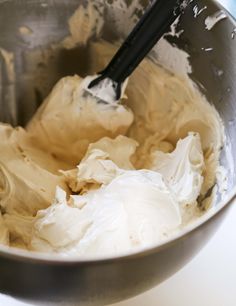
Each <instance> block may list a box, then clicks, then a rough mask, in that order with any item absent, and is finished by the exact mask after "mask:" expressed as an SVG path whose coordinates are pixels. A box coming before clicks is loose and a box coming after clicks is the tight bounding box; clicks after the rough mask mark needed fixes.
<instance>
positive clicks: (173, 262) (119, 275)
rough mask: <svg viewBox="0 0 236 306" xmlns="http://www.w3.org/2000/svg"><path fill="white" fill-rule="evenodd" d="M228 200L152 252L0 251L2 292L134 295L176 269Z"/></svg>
mask: <svg viewBox="0 0 236 306" xmlns="http://www.w3.org/2000/svg"><path fill="white" fill-rule="evenodd" d="M229 208H230V205H227V206H225V207H224V209H222V210H221V211H220V213H218V214H216V215H214V216H213V218H211V219H209V221H208V222H205V223H204V224H203V225H202V226H201V227H198V228H196V229H195V230H193V231H192V232H190V233H188V234H186V235H185V236H184V237H180V238H179V239H178V240H174V241H173V242H171V243H169V244H167V245H164V246H163V247H161V248H159V250H158V251H157V252H146V253H144V254H142V253H141V254H140V255H134V256H131V257H124V258H123V259H122V258H120V259H119V260H116V259H114V260H103V261H97V262H96V261H94V262H64V263H62V262H60V263H56V262H52V261H49V262H47V261H42V262H41V263H40V262H36V261H34V260H28V261H27V260H25V259H22V258H20V257H19V258H15V259H14V260H13V259H12V258H11V257H9V256H1V257H0V275H1V278H0V289H1V292H3V293H5V294H8V295H12V296H14V297H17V298H20V299H23V300H27V301H31V302H34V303H38V304H39V305H43V303H45V304H47V303H50V302H51V303H56V304H58V303H59V304H60V303H61V302H62V301H66V305H69V304H70V303H71V304H75V303H76V302H78V301H79V302H80V303H81V304H82V305H106V304H110V303H114V302H118V301H120V300H123V299H126V298H129V297H132V296H135V295H137V294H140V293H142V292H144V291H145V290H148V289H150V288H152V287H154V286H156V285H157V284H159V283H161V282H162V281H164V280H165V279H167V278H168V277H170V276H171V275H173V274H174V273H175V272H177V271H178V270H179V269H181V268H182V267H183V266H184V265H185V264H186V263H187V262H189V261H190V260H191V259H192V258H193V256H195V255H196V254H197V253H198V251H199V250H201V248H202V247H203V246H204V245H205V244H206V243H207V242H208V240H209V239H210V238H211V237H212V236H213V235H214V233H215V232H216V230H217V228H218V227H219V225H220V224H221V222H222V220H223V219H224V217H225V215H226V213H227V212H228V209H229Z"/></svg>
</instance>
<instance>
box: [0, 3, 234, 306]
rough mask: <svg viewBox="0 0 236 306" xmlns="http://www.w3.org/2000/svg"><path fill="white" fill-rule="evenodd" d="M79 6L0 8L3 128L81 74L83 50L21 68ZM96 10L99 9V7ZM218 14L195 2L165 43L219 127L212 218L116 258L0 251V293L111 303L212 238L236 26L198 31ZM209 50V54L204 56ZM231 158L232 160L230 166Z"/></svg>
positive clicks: (109, 28)
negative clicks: (179, 54)
mask: <svg viewBox="0 0 236 306" xmlns="http://www.w3.org/2000/svg"><path fill="white" fill-rule="evenodd" d="M82 2H83V3H84V4H85V2H84V1H79V0H58V1H53V0H48V1H42V0H38V1H37V0H33V1H27V0H21V1H13V0H8V1H7V0H5V1H0V33H1V35H0V46H1V47H2V48H4V49H6V50H8V51H11V52H13V53H14V57H15V71H16V78H14V76H13V77H11V76H9V71H8V72H7V69H6V67H5V66H4V61H3V59H2V58H0V120H1V121H5V122H11V123H13V124H25V123H26V122H27V120H28V119H29V118H30V117H31V116H32V114H33V112H34V111H35V109H36V108H37V106H38V105H39V103H40V101H42V98H43V97H44V96H45V95H46V94H47V93H48V92H49V90H50V88H51V87H52V85H53V84H54V83H55V82H56V81H57V80H58V79H59V78H60V77H62V76H64V75H68V74H73V73H79V74H82V75H84V74H86V72H87V68H88V61H87V60H86V48H85V47H83V48H82V47H80V48H76V49H74V50H62V49H61V50H59V51H58V52H56V53H55V54H54V55H53V56H52V58H51V59H50V65H49V66H48V67H42V63H40V62H38V63H33V64H32V65H31V66H28V65H27V59H28V57H29V56H30V54H31V52H32V50H34V48H40V49H41V50H44V49H46V48H48V46H49V44H51V43H55V42H57V41H60V40H61V39H62V38H63V37H65V36H66V35H67V34H68V26H67V20H68V18H69V17H70V16H71V15H72V13H73V12H74V10H75V9H76V8H77V7H78V5H79V4H81V3H82ZM129 2H130V1H127V3H129ZM144 2H145V1H141V3H144ZM99 3H100V5H101V1H100V2H99ZM105 5H106V4H105ZM144 5H145V3H144ZM195 5H198V7H199V8H202V7H204V6H207V10H205V11H204V12H203V13H202V14H201V15H199V16H198V17H197V18H194V17H193V7H194V6H195ZM219 9H222V8H221V7H220V6H219V4H217V2H215V1H211V0H198V1H193V2H192V3H191V5H190V7H189V8H188V10H187V11H186V13H185V14H184V15H183V16H182V18H181V21H180V28H183V29H184V33H183V34H182V35H181V36H180V38H179V39H175V38H170V40H171V42H172V43H175V44H176V45H177V46H179V47H180V48H182V49H184V50H186V51H187V52H188V53H189V54H190V55H191V57H190V61H191V64H192V67H193V74H192V76H191V77H192V78H193V79H194V80H195V81H196V82H197V83H198V84H201V87H202V90H203V91H204V93H205V95H206V96H207V98H208V99H209V101H211V102H212V103H213V104H214V105H215V107H216V108H217V110H218V111H219V113H220V115H221V118H222V119H223V121H224V125H225V129H226V136H227V140H226V143H227V150H223V153H222V163H223V164H224V165H225V166H226V168H227V170H228V179H229V188H228V191H227V194H226V195H225V197H224V198H219V199H218V204H217V208H216V210H214V211H210V212H208V213H207V214H206V215H205V216H204V217H203V218H202V219H201V220H199V222H198V223H197V224H195V225H194V226H192V227H191V228H188V229H187V230H186V231H185V232H184V233H182V235H178V236H176V237H174V238H173V239H171V240H170V241H168V242H166V243H165V244H162V245H159V246H156V247H153V248H152V249H149V250H146V251H144V252H140V253H138V254H135V255H130V256H124V257H119V258H110V259H103V260H94V261H91V260H90V261H86V260H85V261H81V260H69V259H68V260H59V259H58V258H55V257H49V256H46V255H45V256H43V255H32V254H29V253H26V252H23V251H20V250H15V249H10V250H9V249H6V248H4V247H0V291H1V292H2V293H5V294H9V295H12V296H15V297H18V298H20V299H24V300H27V301H33V302H35V303H36V302H37V303H39V304H40V305H42V304H43V303H44V302H45V303H49V302H52V303H61V302H64V303H67V304H68V303H81V304H83V305H101V304H102V305H104V304H108V303H111V302H116V301H119V300H122V299H126V298H128V297H132V296H134V295H136V294H139V293H141V292H143V291H145V290H147V289H150V288H151V287H154V286H156V285H157V284H159V283H160V282H162V281H163V280H165V279H166V278H168V277H169V276H171V275H172V274H174V273H175V272H176V271H178V270H179V269H180V268H181V267H183V266H184V265H185V264H186V263H187V262H188V261H189V260H190V259H191V258H192V257H193V256H195V255H196V254H197V253H198V251H199V250H200V249H201V248H202V247H203V246H204V245H205V244H206V243H207V241H208V240H209V239H210V238H211V236H212V235H213V234H214V233H215V232H216V230H217V228H218V227H219V225H220V223H221V221H222V220H223V218H224V216H225V214H226V213H227V211H228V209H229V207H230V204H231V203H233V201H234V198H235V195H236V188H235V183H236V167H235V162H236V153H235V152H236V121H235V120H234V119H235V118H236V86H235V80H236V66H235V65H236V64H235V63H236V51H235V50H236V37H235V39H233V37H234V35H233V34H232V33H233V30H234V29H235V27H236V23H235V21H234V20H233V18H231V17H230V16H228V18H227V19H226V20H224V21H222V22H220V23H219V24H217V25H216V26H215V27H214V29H212V31H206V30H205V25H204V20H205V18H206V16H207V15H211V14H213V13H214V12H215V11H217V10H219ZM21 26H27V27H29V28H30V29H32V30H33V33H34V35H28V36H26V37H25V38H24V39H23V38H22V36H20V35H19V27H21ZM103 36H104V37H105V38H106V39H108V40H111V39H114V38H117V37H119V33H117V32H116V29H115V28H114V27H113V22H112V15H110V16H109V14H108V15H106V16H105V31H104V33H103ZM208 47H211V48H213V51H212V52H206V51H204V50H203V49H204V48H208ZM79 58H80V61H79ZM81 58H82V60H81ZM45 71H46V73H47V75H45ZM219 71H220V72H221V73H219ZM222 72H223V73H222ZM39 81H40V82H39ZM39 83H40V86H39V85H37V84H39ZM39 87H40V88H39ZM229 155H230V156H231V157H232V158H231V161H230V162H229V158H228V156H229Z"/></svg>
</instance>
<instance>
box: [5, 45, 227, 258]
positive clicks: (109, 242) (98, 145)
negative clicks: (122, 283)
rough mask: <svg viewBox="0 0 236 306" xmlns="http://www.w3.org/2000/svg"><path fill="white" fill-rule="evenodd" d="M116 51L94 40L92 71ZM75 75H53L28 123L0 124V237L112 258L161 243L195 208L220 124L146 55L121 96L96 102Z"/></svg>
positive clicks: (212, 167) (210, 169) (215, 159)
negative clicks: (49, 88) (49, 89)
mask: <svg viewBox="0 0 236 306" xmlns="http://www.w3.org/2000/svg"><path fill="white" fill-rule="evenodd" d="M114 49H115V47H114V46H112V45H110V44H108V43H106V42H98V43H94V44H91V48H90V56H91V58H92V61H91V67H92V70H93V71H94V72H96V71H99V69H101V68H103V67H104V66H105V64H106V63H107V62H108V60H109V59H110V58H111V56H112V55H113V53H114ZM95 55H96V56H95ZM81 81H82V79H81V78H80V77H79V76H73V77H66V78H63V79H62V80H60V81H59V82H58V84H57V85H56V86H55V87H54V88H53V90H52V92H51V94H50V95H49V96H48V98H47V99H46V100H45V102H44V103H43V104H42V106H41V107H40V108H39V110H38V111H37V112H36V114H35V116H34V117H33V118H32V120H31V122H30V123H29V124H28V126H27V127H26V130H24V129H23V128H17V129H13V128H12V127H10V126H9V125H4V124H2V125H1V126H0V135H1V143H0V147H1V152H3V153H2V154H1V155H0V177H1V178H0V187H1V188H0V197H1V208H2V216H0V229H3V230H2V234H1V236H0V240H1V241H2V242H3V243H6V244H7V243H8V239H9V241H10V242H9V243H10V245H14V246H15V245H16V246H19V247H24V248H27V249H30V250H37V251H46V252H56V253H62V254H64V255H67V256H69V255H72V254H73V255H76V254H77V255H78V256H87V255H88V256H90V255H94V256H95V255H96V256H103V255H114V254H118V253H119V252H130V251H132V250H137V249H138V248H142V247H145V246H150V245H153V244H155V243H158V242H160V241H163V239H166V237H168V236H169V235H171V234H172V233H173V232H176V231H178V230H180V229H181V228H182V227H183V226H185V225H186V224H187V223H188V222H190V221H191V220H194V219H196V218H197V217H198V216H199V215H201V209H200V204H202V203H199V202H198V198H199V196H200V195H201V198H204V196H205V194H206V193H207V191H208V190H209V189H210V188H211V187H212V186H213V185H214V184H215V182H216V170H217V168H218V166H219V154H220V148H221V146H222V144H223V127H222V123H221V120H220V117H219V115H218V113H217V112H216V110H215V109H214V107H213V106H211V105H210V104H209V103H208V102H207V101H206V99H205V98H204V97H203V96H202V95H201V93H200V92H199V91H198V89H197V88H196V86H195V85H194V84H193V83H192V82H191V81H190V80H189V79H187V78H186V77H180V76H177V75H174V74H172V73H171V72H169V71H167V70H165V69H164V68H162V67H160V66H158V65H155V64H154V63H152V62H151V61H150V60H148V59H145V60H144V61H143V62H142V63H141V65H140V67H139V68H138V69H137V70H136V71H135V72H134V74H133V75H132V76H131V77H130V79H129V83H128V86H127V89H126V95H127V99H123V100H122V102H121V103H120V102H119V103H117V102H116V103H112V104H106V103H103V102H101V101H99V100H97V99H96V98H94V97H92V96H91V95H89V94H88V93H86V91H85V90H84V87H83V86H84V83H83V82H81ZM125 135H126V136H125ZM143 169H145V170H143ZM57 186H58V187H57ZM56 187H57V188H56ZM56 190H57V191H56ZM55 191H56V196H55ZM54 197H55V199H54ZM208 205H209V203H208ZM58 237H60V238H58Z"/></svg>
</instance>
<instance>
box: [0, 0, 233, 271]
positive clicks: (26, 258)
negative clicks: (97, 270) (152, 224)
mask: <svg viewBox="0 0 236 306" xmlns="http://www.w3.org/2000/svg"><path fill="white" fill-rule="evenodd" d="M211 2H212V3H213V4H214V5H215V6H216V7H217V8H218V9H220V10H222V11H224V12H225V13H226V14H227V18H228V19H229V20H230V21H231V22H232V24H233V25H234V26H235V28H236V16H235V17H233V15H231V13H230V12H229V11H228V10H227V9H226V8H225V7H224V6H223V5H222V4H221V3H219V2H218V0H211ZM234 202H235V203H236V186H235V187H233V189H232V190H231V192H230V193H229V194H228V195H227V196H226V197H225V199H224V200H222V201H221V202H220V203H219V204H218V205H217V206H216V207H212V208H211V209H210V210H209V211H207V212H206V213H205V214H204V215H202V216H201V217H200V218H199V219H197V220H195V221H194V222H192V223H191V224H188V225H187V226H186V227H185V228H184V229H183V230H181V231H179V232H177V233H176V234H173V235H171V237H170V238H168V239H166V240H164V241H162V242H159V243H157V244H156V245H154V246H149V247H146V248H142V249H141V250H136V251H133V252H127V253H125V254H120V255H119V254H118V255H112V256H101V257H96V258H95V257H88V256H86V257H85V258H83V257H79V258H78V256H69V257H62V255H60V254H50V253H40V252H32V251H28V250H23V249H19V248H16V247H9V246H4V245H0V258H1V257H2V258H6V259H10V260H15V261H20V262H27V263H33V264H41V265H42V264H44V265H45V264H47V265H59V266H67V265H74V264H76V265H93V264H109V263H111V262H113V263H114V262H121V261H128V260H132V259H137V258H141V257H146V256H149V255H152V254H154V253H158V252H160V251H162V250H164V249H167V248H169V247H170V246H171V245H172V244H175V243H177V242H179V241H181V240H183V239H186V238H187V237H188V236H190V235H191V234H192V233H194V232H196V231H198V230H199V228H201V227H202V226H204V225H206V224H208V223H209V222H211V221H212V220H214V219H216V218H217V217H218V215H219V214H221V213H223V212H224V211H225V210H226V209H227V208H229V206H230V205H232V204H233V203H234Z"/></svg>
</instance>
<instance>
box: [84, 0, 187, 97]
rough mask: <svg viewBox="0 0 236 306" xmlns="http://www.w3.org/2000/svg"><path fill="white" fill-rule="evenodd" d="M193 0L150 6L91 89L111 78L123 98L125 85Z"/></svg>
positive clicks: (171, 0) (162, 1)
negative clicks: (121, 92) (122, 85)
mask: <svg viewBox="0 0 236 306" xmlns="http://www.w3.org/2000/svg"><path fill="white" fill-rule="evenodd" d="M189 1H190V0H189ZM189 1H188V0H182V1H181V0H156V1H154V2H153V3H152V4H151V5H150V6H149V7H148V8H147V9H146V11H145V13H144V14H143V16H142V17H141V18H140V20H139V21H138V23H137V24H136V26H135V27H134V29H133V30H132V31H131V33H130V34H129V36H128V37H127V39H126V40H125V41H124V43H123V44H122V46H121V47H120V49H119V50H118V51H117V53H116V54H115V56H114V57H113V58H112V60H111V62H110V63H109V64H108V66H107V67H106V68H105V69H104V70H103V71H102V72H100V76H99V77H98V78H97V79H95V80H94V81H92V82H91V83H90V85H89V88H91V87H93V86H95V85H97V84H98V83H99V82H100V81H101V80H102V79H104V78H110V79H111V80H113V81H114V82H115V83H116V84H117V98H120V88H121V84H122V83H123V82H124V81H125V79H126V78H127V77H128V76H129V75H130V74H131V73H132V72H133V71H134V69H135V68H136V67H137V66H138V65H139V63H140V62H141V61H142V60H143V58H144V57H145V56H146V55H147V53H148V52H149V51H150V50H151V49H152V48H153V46H154V45H155V44H156V42H157V41H158V40H159V39H160V38H161V37H162V36H163V34H164V33H165V32H166V30H167V29H168V27H169V26H170V25H171V24H172V23H173V22H174V21H175V20H176V19H177V17H178V16H179V15H180V14H181V12H182V11H183V9H184V8H185V7H186V6H187V4H188V2H189Z"/></svg>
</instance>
